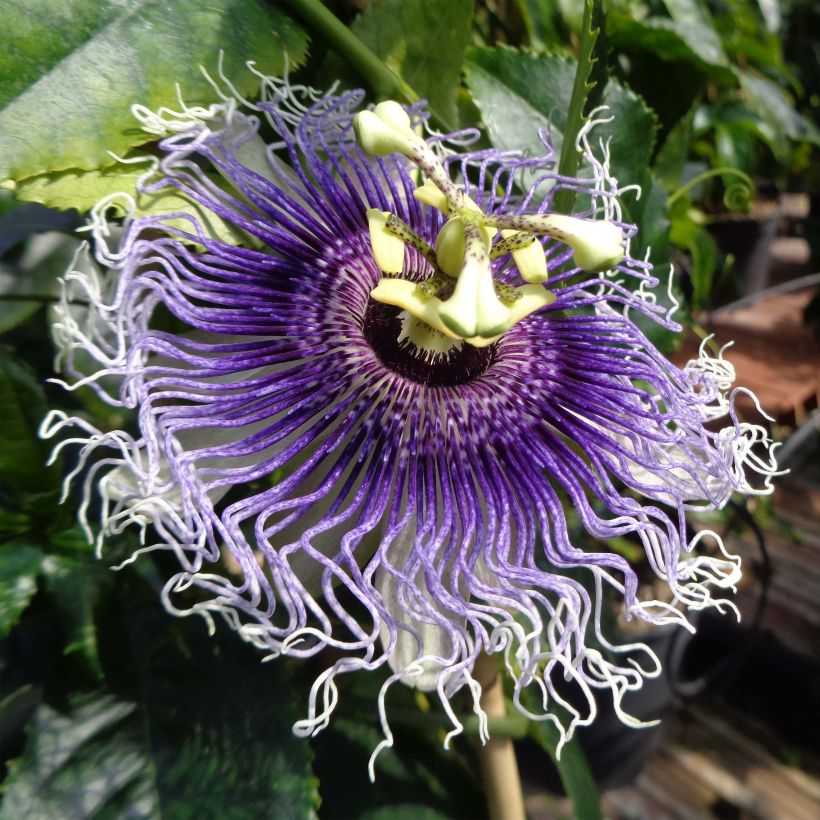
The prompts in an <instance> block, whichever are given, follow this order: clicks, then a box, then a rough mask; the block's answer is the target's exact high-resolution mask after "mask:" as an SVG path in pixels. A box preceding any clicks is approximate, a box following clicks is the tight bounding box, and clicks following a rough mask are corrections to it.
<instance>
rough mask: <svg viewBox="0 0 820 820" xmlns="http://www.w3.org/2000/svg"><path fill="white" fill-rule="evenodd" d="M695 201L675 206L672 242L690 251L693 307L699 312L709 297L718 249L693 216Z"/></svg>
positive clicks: (686, 200)
mask: <svg viewBox="0 0 820 820" xmlns="http://www.w3.org/2000/svg"><path fill="white" fill-rule="evenodd" d="M691 208H692V202H691V200H690V199H689V197H687V196H681V197H680V198H679V199H678V200H677V201H676V202H675V204H674V205H673V206H672V212H671V220H672V227H671V231H670V234H669V238H670V241H671V242H673V243H674V244H675V245H677V246H678V247H680V248H684V249H686V250H687V251H689V255H690V257H691V261H692V265H691V269H690V274H689V275H690V280H691V283H692V308H693V309H694V310H700V309H701V308H703V307H704V306H705V305H706V304H707V302H708V298H709V293H710V291H711V288H712V282H713V281H714V277H715V271H716V270H717V256H718V247H717V243H716V242H715V240H714V239H713V238H712V235H711V234H710V233H709V232H708V231H707V230H706V229H705V228H703V227H702V226H701V225H699V224H698V223H697V222H696V221H695V220H694V219H693V218H692V216H691Z"/></svg>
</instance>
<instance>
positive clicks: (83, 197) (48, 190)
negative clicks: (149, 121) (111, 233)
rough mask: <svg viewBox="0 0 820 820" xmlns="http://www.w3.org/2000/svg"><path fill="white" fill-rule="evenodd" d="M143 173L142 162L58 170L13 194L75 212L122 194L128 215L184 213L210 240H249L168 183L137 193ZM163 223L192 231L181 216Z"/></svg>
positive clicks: (118, 208)
mask: <svg viewBox="0 0 820 820" xmlns="http://www.w3.org/2000/svg"><path fill="white" fill-rule="evenodd" d="M144 175H145V165H141V164H136V165H135V164H130V163H129V164H118V165H112V166H111V167H109V168H102V169H100V170H96V171H78V170H71V171H62V172H59V173H55V174H44V175H38V176H35V177H30V178H29V179H25V180H23V181H22V182H20V183H19V184H18V186H17V189H16V193H17V196H18V197H19V198H20V199H23V200H30V201H32V202H39V203H41V204H43V205H48V206H49V207H51V208H60V209H66V208H76V209H77V210H78V211H87V210H88V209H89V208H91V207H93V206H94V205H95V204H96V203H97V202H98V201H99V200H101V199H102V198H103V197H107V196H110V195H112V194H126V195H127V196H128V197H130V198H132V200H133V203H134V208H133V211H132V215H133V216H135V217H138V216H163V215H166V214H175V213H183V214H186V213H187V214H191V216H193V217H195V218H196V219H197V222H198V223H199V226H200V228H201V230H202V231H203V232H204V233H205V235H206V236H208V237H210V238H211V239H219V240H220V241H222V242H225V243H227V244H230V245H239V244H242V243H243V242H253V240H252V239H251V238H250V237H249V236H248V235H247V234H245V233H244V232H242V231H241V230H239V229H238V228H235V227H234V226H233V225H231V224H229V223H228V222H226V221H225V220H224V219H222V218H221V217H220V216H218V215H217V214H215V213H214V212H213V211H211V210H209V209H208V208H205V207H204V206H203V205H201V204H200V203H198V202H196V201H195V200H194V199H192V198H191V197H189V196H186V195H185V194H184V193H183V192H182V191H180V190H178V189H176V188H174V187H172V186H168V187H166V188H163V189H161V190H160V191H157V192H154V193H151V194H143V193H138V192H137V190H136V185H137V182H138V181H139V180H140V178H141V177H142V176H144ZM124 203H125V198H124V197H123V198H118V199H115V200H112V204H111V208H110V211H111V212H112V213H113V214H114V215H116V216H123V215H124V214H125V207H124ZM166 224H168V225H170V226H175V227H177V228H179V229H180V230H183V231H187V232H188V233H194V232H195V231H194V227H193V224H192V223H191V220H190V219H187V218H185V217H184V216H182V217H178V218H172V219H168V220H166Z"/></svg>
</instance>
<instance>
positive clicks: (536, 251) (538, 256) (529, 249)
mask: <svg viewBox="0 0 820 820" xmlns="http://www.w3.org/2000/svg"><path fill="white" fill-rule="evenodd" d="M517 233H518V231H513V230H505V231H501V236H502V237H503V238H505V239H506V238H507V237H509V236H514V235H515V234H517ZM511 253H512V258H513V262H515V266H516V267H517V268H518V272H519V273H520V274H521V278H522V279H523V280H524V281H525V282H532V283H534V284H538V283H540V282H545V281H546V280H547V279H548V278H549V271H548V270H547V257H546V256H544V249H543V248H542V247H541V243H540V242H539V241H538V240H537V239H536V238H535V237H533V241H532V242H530V244H529V245H525V246H524V247H522V248H515V249H513V250H512V252H511Z"/></svg>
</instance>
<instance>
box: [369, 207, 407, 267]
mask: <svg viewBox="0 0 820 820" xmlns="http://www.w3.org/2000/svg"><path fill="white" fill-rule="evenodd" d="M389 218H390V214H389V213H388V212H387V211H380V210H378V209H377V208H369V209H368V211H367V226H368V228H369V229H370V245H371V247H372V248H373V258H374V259H375V260H376V264H377V265H378V266H379V270H380V271H381V272H382V273H393V274H397V273H401V272H402V270H403V269H404V242H403V241H402V240H401V239H400V238H399V237H397V236H396V235H395V234H393V233H391V232H390V231H389V230H388V229H387V220H388V219H389Z"/></svg>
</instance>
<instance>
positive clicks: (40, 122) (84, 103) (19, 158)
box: [0, 0, 306, 181]
mask: <svg viewBox="0 0 820 820" xmlns="http://www.w3.org/2000/svg"><path fill="white" fill-rule="evenodd" d="M9 5H10V7H9ZM3 25H4V35H5V42H6V43H7V44H8V46H9V47H8V48H7V49H5V51H4V53H3V56H2V60H3V64H0V77H3V78H4V82H3V85H2V86H0V181H2V180H4V179H6V178H10V179H15V180H17V179H23V178H25V177H29V176H33V175H35V174H41V173H48V172H52V171H61V170H65V169H68V168H77V169H84V170H93V169H96V168H99V167H102V166H104V165H109V164H111V162H112V160H111V157H110V155H109V153H108V152H109V151H113V152H115V153H117V154H124V153H125V152H126V151H127V150H128V149H129V148H130V147H132V146H135V145H139V144H141V143H143V142H145V141H146V135H145V133H144V132H142V131H140V130H139V129H138V128H136V127H135V122H134V119H133V117H132V115H131V106H132V105H134V104H137V103H141V104H143V105H146V106H148V107H150V108H158V107H160V106H169V107H171V108H174V109H178V107H179V101H178V94H177V85H178V86H179V92H180V93H181V95H182V98H183V99H184V100H185V102H186V103H188V104H193V103H197V102H202V101H211V100H213V97H214V91H213V89H212V87H211V86H210V85H209V83H208V81H207V80H206V79H205V77H204V76H203V75H202V73H201V71H200V66H204V67H205V68H206V69H207V70H208V71H209V72H210V73H211V74H212V75H216V73H217V65H218V58H219V54H220V51H221V52H222V53H223V55H224V71H225V74H226V76H227V77H229V78H230V80H231V81H232V82H233V83H234V85H235V87H236V89H237V90H238V91H239V92H240V93H242V94H253V93H254V92H255V90H256V88H257V87H258V78H257V77H255V76H254V75H253V74H252V73H251V72H250V71H248V69H247V68H246V65H245V63H246V62H247V61H248V60H255V61H256V64H257V68H258V69H259V70H261V71H263V72H266V73H270V74H275V73H278V72H281V71H282V69H283V67H284V61H285V54H286V53H287V55H288V56H289V58H290V60H291V63H294V62H298V61H299V60H301V59H302V57H303V56H304V53H305V48H306V38H305V35H304V34H303V32H302V31H301V30H300V29H299V28H298V27H297V26H296V25H295V24H294V23H292V22H291V21H290V20H289V19H288V18H287V17H285V16H284V14H282V12H280V11H278V10H277V9H276V8H275V7H273V6H272V5H271V4H267V3H265V2H263V0H209V2H208V3H191V2H187V0H126V2H113V0H11V4H9V3H7V4H6V8H4V13H3Z"/></svg>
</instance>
